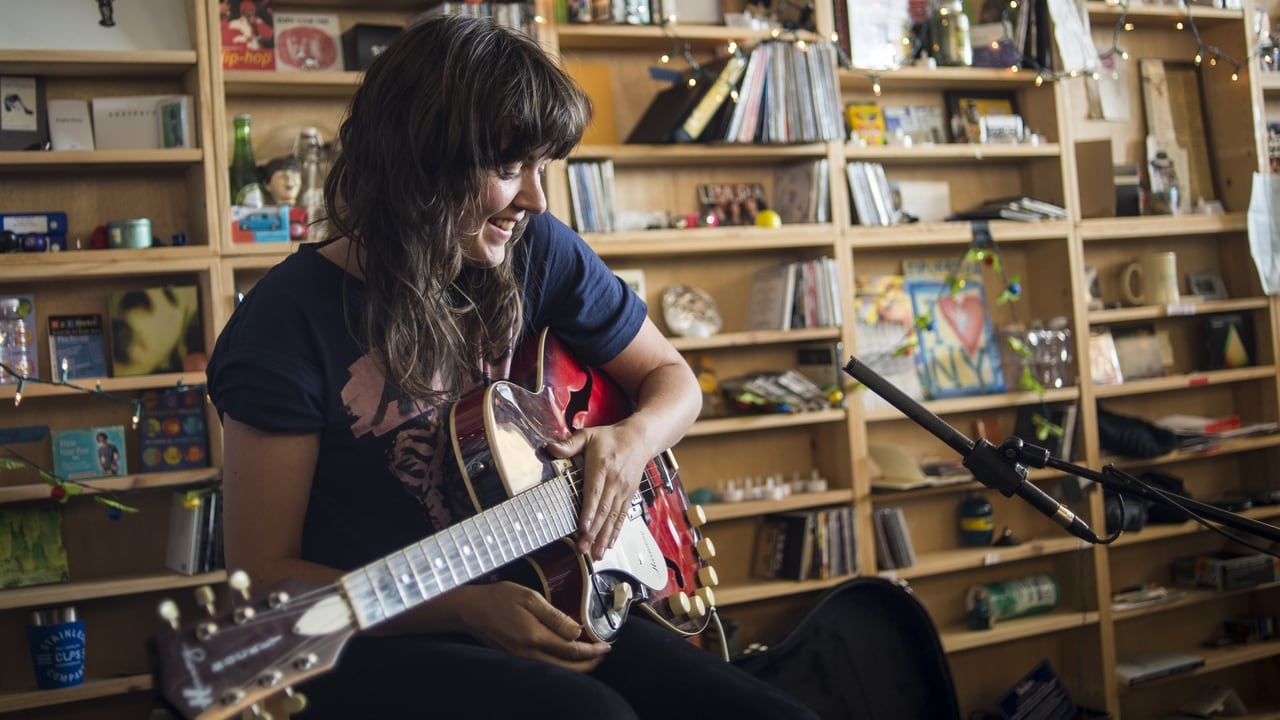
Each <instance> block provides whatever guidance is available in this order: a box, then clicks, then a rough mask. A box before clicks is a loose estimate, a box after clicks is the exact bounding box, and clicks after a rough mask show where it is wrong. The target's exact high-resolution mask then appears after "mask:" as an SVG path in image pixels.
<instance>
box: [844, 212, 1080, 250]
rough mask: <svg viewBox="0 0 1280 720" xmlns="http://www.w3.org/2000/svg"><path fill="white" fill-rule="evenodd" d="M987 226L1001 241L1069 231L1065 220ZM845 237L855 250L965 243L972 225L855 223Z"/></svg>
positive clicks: (1060, 237)
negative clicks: (871, 224) (874, 224)
mask: <svg viewBox="0 0 1280 720" xmlns="http://www.w3.org/2000/svg"><path fill="white" fill-rule="evenodd" d="M988 229H990V231H991V237H992V239H994V240H995V241H996V242H1000V243H1008V242H1025V241H1032V240H1065V239H1066V238H1067V236H1068V235H1069V234H1070V232H1071V226H1070V224H1069V223H1068V222H1067V221H1066V220H1041V221H1039V222H1017V221H1013V220H992V221H991V222H990V223H989V224H988ZM845 236H846V237H848V238H849V245H850V246H851V247H852V248H853V249H854V250H855V251H857V250H874V249H877V248H884V249H892V250H900V249H901V248H902V247H904V246H914V247H923V246H933V245H968V244H969V243H971V242H973V227H972V226H971V225H970V224H969V223H968V222H926V223H907V224H902V225H890V226H887V227H873V226H869V225H857V226H854V227H850V228H848V229H847V230H846V231H845Z"/></svg>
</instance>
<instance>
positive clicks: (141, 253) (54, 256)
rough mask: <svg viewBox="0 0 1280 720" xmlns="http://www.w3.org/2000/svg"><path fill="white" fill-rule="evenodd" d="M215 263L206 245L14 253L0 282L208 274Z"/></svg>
mask: <svg viewBox="0 0 1280 720" xmlns="http://www.w3.org/2000/svg"><path fill="white" fill-rule="evenodd" d="M216 262H217V261H216V260H215V258H214V255H213V251H212V249H211V248H210V247H209V246H208V245H188V246H186V247H160V248H143V249H138V250H68V251H66V252H52V253H14V254H11V255H5V256H4V262H3V263H0V281H5V282H39V281H46V280H69V279H74V278H76V277H131V276H138V275H177V274H180V273H211V272H213V269H214V267H215V263H216Z"/></svg>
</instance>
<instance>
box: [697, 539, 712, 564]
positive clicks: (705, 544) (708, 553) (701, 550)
mask: <svg viewBox="0 0 1280 720" xmlns="http://www.w3.org/2000/svg"><path fill="white" fill-rule="evenodd" d="M694 547H695V548H696V549H697V551H698V557H700V558H702V559H703V560H710V559H711V558H713V557H715V556H716V544H715V543H713V542H711V538H709V537H704V538H702V539H701V540H699V541H698V544H697V545H696V546H694Z"/></svg>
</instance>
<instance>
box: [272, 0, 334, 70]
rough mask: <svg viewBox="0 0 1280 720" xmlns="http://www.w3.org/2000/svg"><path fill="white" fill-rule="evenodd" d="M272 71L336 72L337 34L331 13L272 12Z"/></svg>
mask: <svg viewBox="0 0 1280 720" xmlns="http://www.w3.org/2000/svg"><path fill="white" fill-rule="evenodd" d="M272 15H273V16H274V30H275V69H276V70H277V71H279V72H338V71H341V70H342V69H343V68H344V67H345V63H344V62H343V59H342V39H341V31H340V29H339V27H338V16H337V15H336V14H335V13H300V12H281V11H275V12H273V13H272Z"/></svg>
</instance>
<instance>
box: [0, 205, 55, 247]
mask: <svg viewBox="0 0 1280 720" xmlns="http://www.w3.org/2000/svg"><path fill="white" fill-rule="evenodd" d="M0 230H12V231H13V232H15V233H17V234H18V235H30V234H37V235H47V236H48V237H49V249H50V250H54V249H57V250H66V249H67V214H66V213H63V212H46V213H0Z"/></svg>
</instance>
